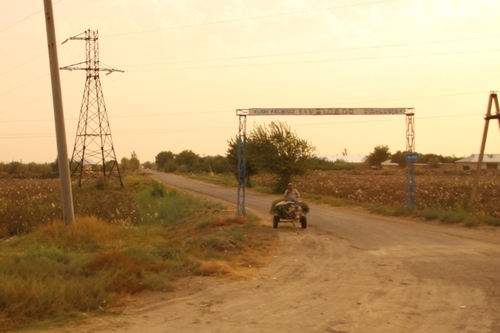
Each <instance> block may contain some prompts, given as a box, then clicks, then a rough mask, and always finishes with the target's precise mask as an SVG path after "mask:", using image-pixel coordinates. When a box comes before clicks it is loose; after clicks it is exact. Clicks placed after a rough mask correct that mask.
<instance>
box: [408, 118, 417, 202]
mask: <svg viewBox="0 0 500 333" xmlns="http://www.w3.org/2000/svg"><path fill="white" fill-rule="evenodd" d="M414 151H415V113H414V112H409V113H407V114H406V152H407V153H413V152H414ZM406 207H408V208H410V209H413V208H415V161H414V160H413V159H411V160H409V159H406Z"/></svg>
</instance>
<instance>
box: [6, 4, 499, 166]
mask: <svg viewBox="0 0 500 333" xmlns="http://www.w3.org/2000/svg"><path fill="white" fill-rule="evenodd" d="M53 4H54V5H53V8H54V19H55V27H56V33H57V43H58V45H59V47H58V56H59V65H60V66H67V65H72V64H75V63H79V62H82V61H85V42H84V41H76V40H71V41H69V42H67V43H65V44H63V45H61V43H62V42H63V41H64V40H66V39H67V38H69V37H72V36H76V35H78V34H81V33H83V32H84V31H85V30H88V29H90V30H98V31H99V50H100V61H101V65H102V66H103V67H105V66H107V67H113V68H116V69H120V70H124V71H125V73H118V72H115V73H113V74H111V75H104V73H103V74H102V75H101V77H100V81H101V84H102V89H103V93H104V100H105V105H106V109H107V113H108V117H109V121H110V126H111V132H112V135H113V142H114V147H115V152H116V156H117V158H118V159H121V158H122V157H130V154H131V153H132V152H133V151H135V152H136V154H137V156H138V158H139V160H140V161H141V162H145V161H154V158H155V156H156V155H157V154H158V153H159V152H161V151H172V152H173V153H176V154H177V153H179V152H181V151H183V150H192V151H193V152H195V153H197V154H199V155H218V154H220V155H224V154H225V152H226V150H227V141H228V140H229V139H230V138H232V137H234V136H236V135H237V134H238V117H237V116H236V109H240V108H310V107H321V108H326V107H333V108H338V107H350V108H363V107H374V108H383V107H411V108H415V147H416V150H417V151H418V152H420V153H426V154H428V153H435V154H442V155H446V156H448V155H456V156H460V157H461V156H468V155H470V154H472V153H478V152H479V148H480V143H481V136H482V133H483V127H484V115H485V113H486V109H487V102H488V97H489V93H490V91H495V90H499V89H500V60H499V59H500V29H499V28H500V12H499V11H498V10H497V5H498V1H493V0H474V1H472V0H386V1H383V0H379V1H378V0H141V1H137V0H136V1H133V0H59V1H57V0H54V1H53ZM0 45H1V61H0V162H11V161H22V162H25V163H28V162H52V161H54V160H55V159H56V157H57V148H56V142H55V126H54V116H53V107H52V97H51V85H50V69H49V61H48V53H47V36H46V30H45V19H44V14H43V1H42V0H37V1H35V0H0ZM60 75H61V82H62V94H63V102H64V113H65V121H66V134H67V141H68V155H69V156H71V155H72V152H73V146H74V143H75V134H76V129H77V125H78V116H79V113H80V106H81V101H82V96H83V88H84V86H85V72H84V71H60ZM273 120H280V121H284V122H286V123H287V124H289V125H290V126H291V128H292V129H293V130H294V131H296V133H297V134H298V136H299V137H301V138H304V139H307V140H308V141H309V142H311V143H312V144H313V145H314V146H315V147H316V149H317V154H318V155H336V154H338V155H341V154H342V152H343V151H344V149H346V150H347V152H348V153H349V154H352V155H356V154H361V155H368V154H369V153H370V152H372V151H373V148H374V147H375V146H377V145H387V146H389V148H390V151H391V152H396V151H398V150H405V148H406V134H405V117H404V116H400V115H398V116H281V117H274V116H262V117H258V116H252V117H247V130H248V131H247V132H248V133H249V132H250V131H251V130H252V128H253V127H254V126H255V125H258V124H268V123H269V122H271V121H273ZM499 134H500V132H499V129H498V125H497V124H495V123H493V122H492V124H491V125H490V128H489V136H488V143H487V146H486V152H489V153H500V148H499V147H498V145H499V143H500V141H499V140H500V135H499Z"/></svg>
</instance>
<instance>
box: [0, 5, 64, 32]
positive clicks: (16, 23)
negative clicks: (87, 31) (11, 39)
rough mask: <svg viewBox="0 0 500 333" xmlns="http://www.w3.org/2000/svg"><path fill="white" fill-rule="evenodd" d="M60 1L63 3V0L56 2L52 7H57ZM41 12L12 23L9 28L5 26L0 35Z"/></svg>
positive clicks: (41, 10)
mask: <svg viewBox="0 0 500 333" xmlns="http://www.w3.org/2000/svg"><path fill="white" fill-rule="evenodd" d="M61 1H63V0H59V1H57V2H54V5H57V4H58V3H59V2H61ZM41 12H43V9H40V10H39V11H37V12H34V13H33V14H31V15H28V16H26V17H25V18H23V19H20V20H19V21H17V22H14V23H12V24H11V25H9V26H7V27H5V28H3V29H2V30H0V33H2V32H4V31H5V30H8V29H10V28H12V27H13V26H15V25H18V24H19V23H21V22H24V21H26V20H27V19H29V18H31V17H33V16H35V15H37V14H39V13H41Z"/></svg>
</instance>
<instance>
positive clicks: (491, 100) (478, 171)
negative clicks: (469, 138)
mask: <svg viewBox="0 0 500 333" xmlns="http://www.w3.org/2000/svg"><path fill="white" fill-rule="evenodd" d="M492 104H494V105H495V111H496V113H495V114H493V115H492V114H491V106H492ZM491 119H497V120H498V125H499V126H500V108H499V106H498V97H497V93H496V91H492V92H491V93H490V98H489V99H488V108H487V109H486V116H485V117H484V120H485V122H484V130H483V138H482V140H481V150H480V152H479V156H478V158H477V166H476V175H475V176H474V183H473V185H472V192H471V194H470V198H469V206H472V205H473V204H474V202H475V201H476V193H477V188H478V186H479V175H480V174H481V168H482V165H483V157H484V149H485V147H486V137H487V136H488V127H489V125H490V120H491Z"/></svg>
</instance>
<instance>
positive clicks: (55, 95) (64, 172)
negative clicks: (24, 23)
mask: <svg viewBox="0 0 500 333" xmlns="http://www.w3.org/2000/svg"><path fill="white" fill-rule="evenodd" d="M43 3H44V8H45V26H46V28H47V43H48V46H49V62H50V78H51V83H52V103H53V104H54V119H55V125H56V138H57V159H58V160H57V161H58V164H59V180H60V182H61V196H62V207H63V220H64V223H65V224H66V225H71V224H74V223H75V214H74V211H73V193H72V191H71V177H70V174H69V165H68V151H67V149H68V148H67V145H66V130H65V128H64V110H63V104H62V95H61V80H60V77H59V60H58V58H57V46H56V45H57V44H56V32H55V26H54V15H53V11H52V1H51V0H44V2H43Z"/></svg>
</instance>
